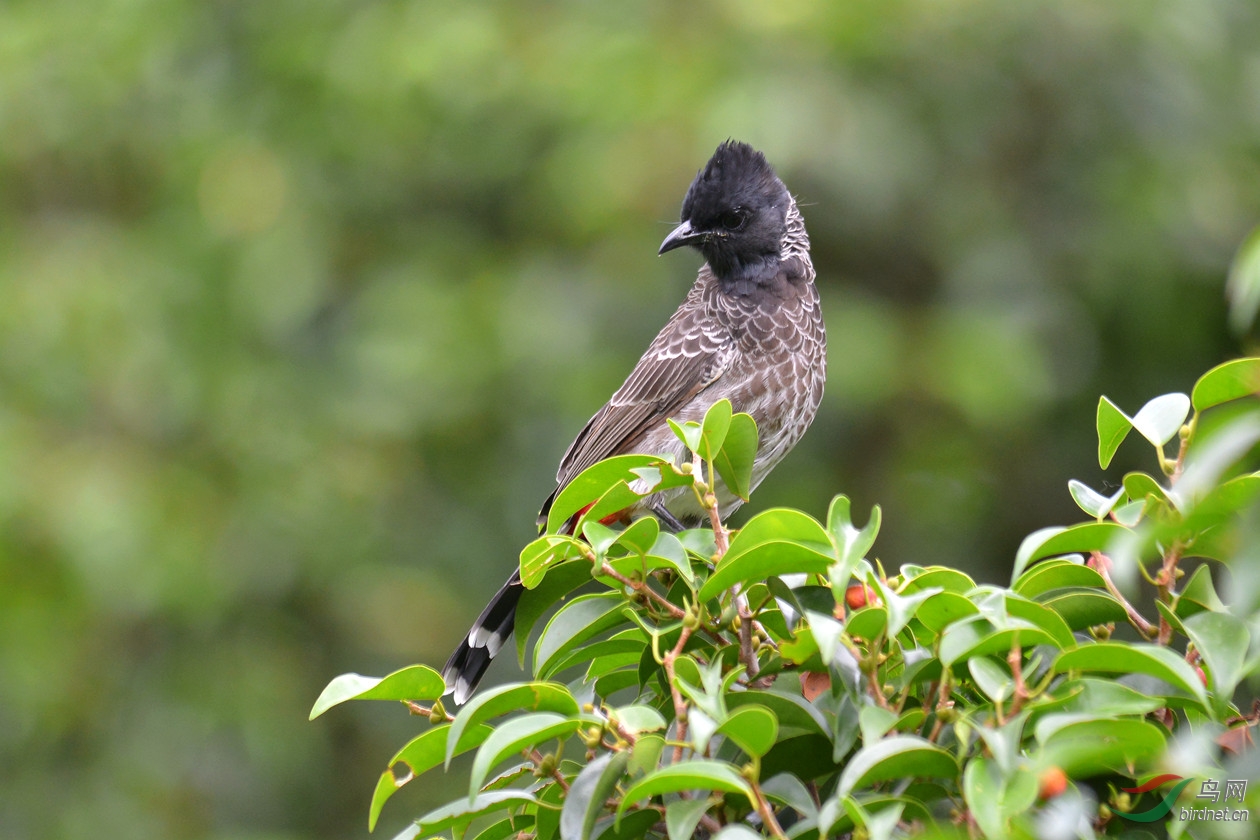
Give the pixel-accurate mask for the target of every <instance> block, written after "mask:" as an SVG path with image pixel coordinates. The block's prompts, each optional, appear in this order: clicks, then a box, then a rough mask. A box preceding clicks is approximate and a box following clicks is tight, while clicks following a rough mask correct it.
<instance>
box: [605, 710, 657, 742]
mask: <svg viewBox="0 0 1260 840" xmlns="http://www.w3.org/2000/svg"><path fill="white" fill-rule="evenodd" d="M611 714H612V715H613V716H614V717H615V718H616V719H617V722H618V723H620V724H621V726H622V727H623V728H625V729H628V730H629V731H630V732H633V733H634V734H636V735H637V734H639V733H640V732H655V731H656V730H658V729H664V728H665V727H666V725H667V723H666V721H665V718H664V716H662V715H661V713H660V712H658V711H657V710H656V709H654V708H652V707H651V706H643V705H632V706H621V707H619V708H616V709H613V710H612V711H611Z"/></svg>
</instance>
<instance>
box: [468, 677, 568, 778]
mask: <svg viewBox="0 0 1260 840" xmlns="http://www.w3.org/2000/svg"><path fill="white" fill-rule="evenodd" d="M520 711H530V712H539V711H545V712H555V713H556V714H559V715H567V716H575V715H577V713H578V703H577V700H575V699H573V695H572V694H570V693H569V690H568V689H567V688H565V687H564V686H562V685H557V684H555V683H545V682H531V683H511V684H508V685H501V686H498V687H497V688H492V689H490V690H489V691H486V692H484V693H482V694H480V695H477V696H475V697H473V698H472V699H471V700H469V701H468V705H466V706H464V708H462V709H460V710H459V714H458V715H456V716H455V720H454V721H453V722H452V723H451V728H450V731H449V733H448V736H447V739H446V760H445V763H446V766H447V767H448V768H449V767H450V764H451V759H452V758H453V757H454V756H455V754H456V753H458V752H462V751H463V750H465V749H467V748H468V743H469V741H468V739H469V738H471V737H474V736H473V734H472V730H474V728H475V727H477V726H478V725H479V724H482V723H484V722H486V721H488V720H490V719H491V718H496V717H499V716H500V715H506V714H509V713H511V712H520Z"/></svg>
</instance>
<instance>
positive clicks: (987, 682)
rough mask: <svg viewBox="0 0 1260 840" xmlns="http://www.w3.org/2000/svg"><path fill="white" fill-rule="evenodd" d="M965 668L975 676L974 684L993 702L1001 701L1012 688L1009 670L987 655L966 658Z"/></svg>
mask: <svg viewBox="0 0 1260 840" xmlns="http://www.w3.org/2000/svg"><path fill="white" fill-rule="evenodd" d="M967 670H969V671H971V676H972V677H973V678H975V681H976V685H977V686H979V687H980V690H981V691H983V692H984V694H985V696H986V697H988V698H989V699H990V700H992V701H993V702H994V703H1001V702H1002V701H1004V700H1006V698H1007V696H1008V695H1009V694H1010V693H1011V690H1012V689H1013V688H1014V683H1012V682H1011V672H1010V671H1008V670H1006V669H1005V668H1003V667H1002V666H1001V665H999V664H998V663H997V662H995V661H994V660H992V659H990V658H989V657H987V656H973V657H972V658H971V659H969V660H967Z"/></svg>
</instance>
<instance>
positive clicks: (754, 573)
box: [698, 511, 832, 601]
mask: <svg viewBox="0 0 1260 840" xmlns="http://www.w3.org/2000/svg"><path fill="white" fill-rule="evenodd" d="M769 512H770V511H767V513H769ZM743 533H744V532H743V531H740V533H739V534H737V535H736V537H735V540H738V539H739V538H740V537H741V536H743ZM735 540H733V541H732V542H731V552H728V553H727V555H726V556H725V557H723V558H722V561H721V562H720V563H718V565H717V568H716V569H714V570H713V574H712V575H710V576H709V579H708V580H707V581H705V582H704V585H703V586H701V587H700V592H699V595H698V597H699V598H700V600H701V601H707V600H709V599H710V598H714V597H716V596H717V595H719V594H720V593H722V592H723V591H725V590H727V589H729V588H730V587H732V586H734V585H735V584H737V583H738V584H746V583H749V582H750V581H760V580H765V579H766V578H768V577H770V576H771V575H787V574H825V573H826V571H827V569H828V568H830V567H831V565H832V560H831V558H830V557H827V556H826V555H823V554H820V553H819V552H818V551H817V549H815V548H813V547H811V546H808V545H803V544H802V543H799V542H795V541H789V540H770V541H768V542H762V543H759V544H757V545H753V546H747V545H745V546H741V547H740V548H741V551H740V552H739V553H738V554H736V555H735V556H734V558H732V557H731V553H732V552H734V548H735Z"/></svg>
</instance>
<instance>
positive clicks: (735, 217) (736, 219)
mask: <svg viewBox="0 0 1260 840" xmlns="http://www.w3.org/2000/svg"><path fill="white" fill-rule="evenodd" d="M746 221H748V214H747V213H746V212H745V211H744V210H743V208H736V209H735V210H728V211H727V212H725V213H723V214H722V215H721V216H720V217H718V224H719V225H721V226H722V227H724V228H726V229H727V230H739V229H740V228H742V227H743V226H744V222H746Z"/></svg>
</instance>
